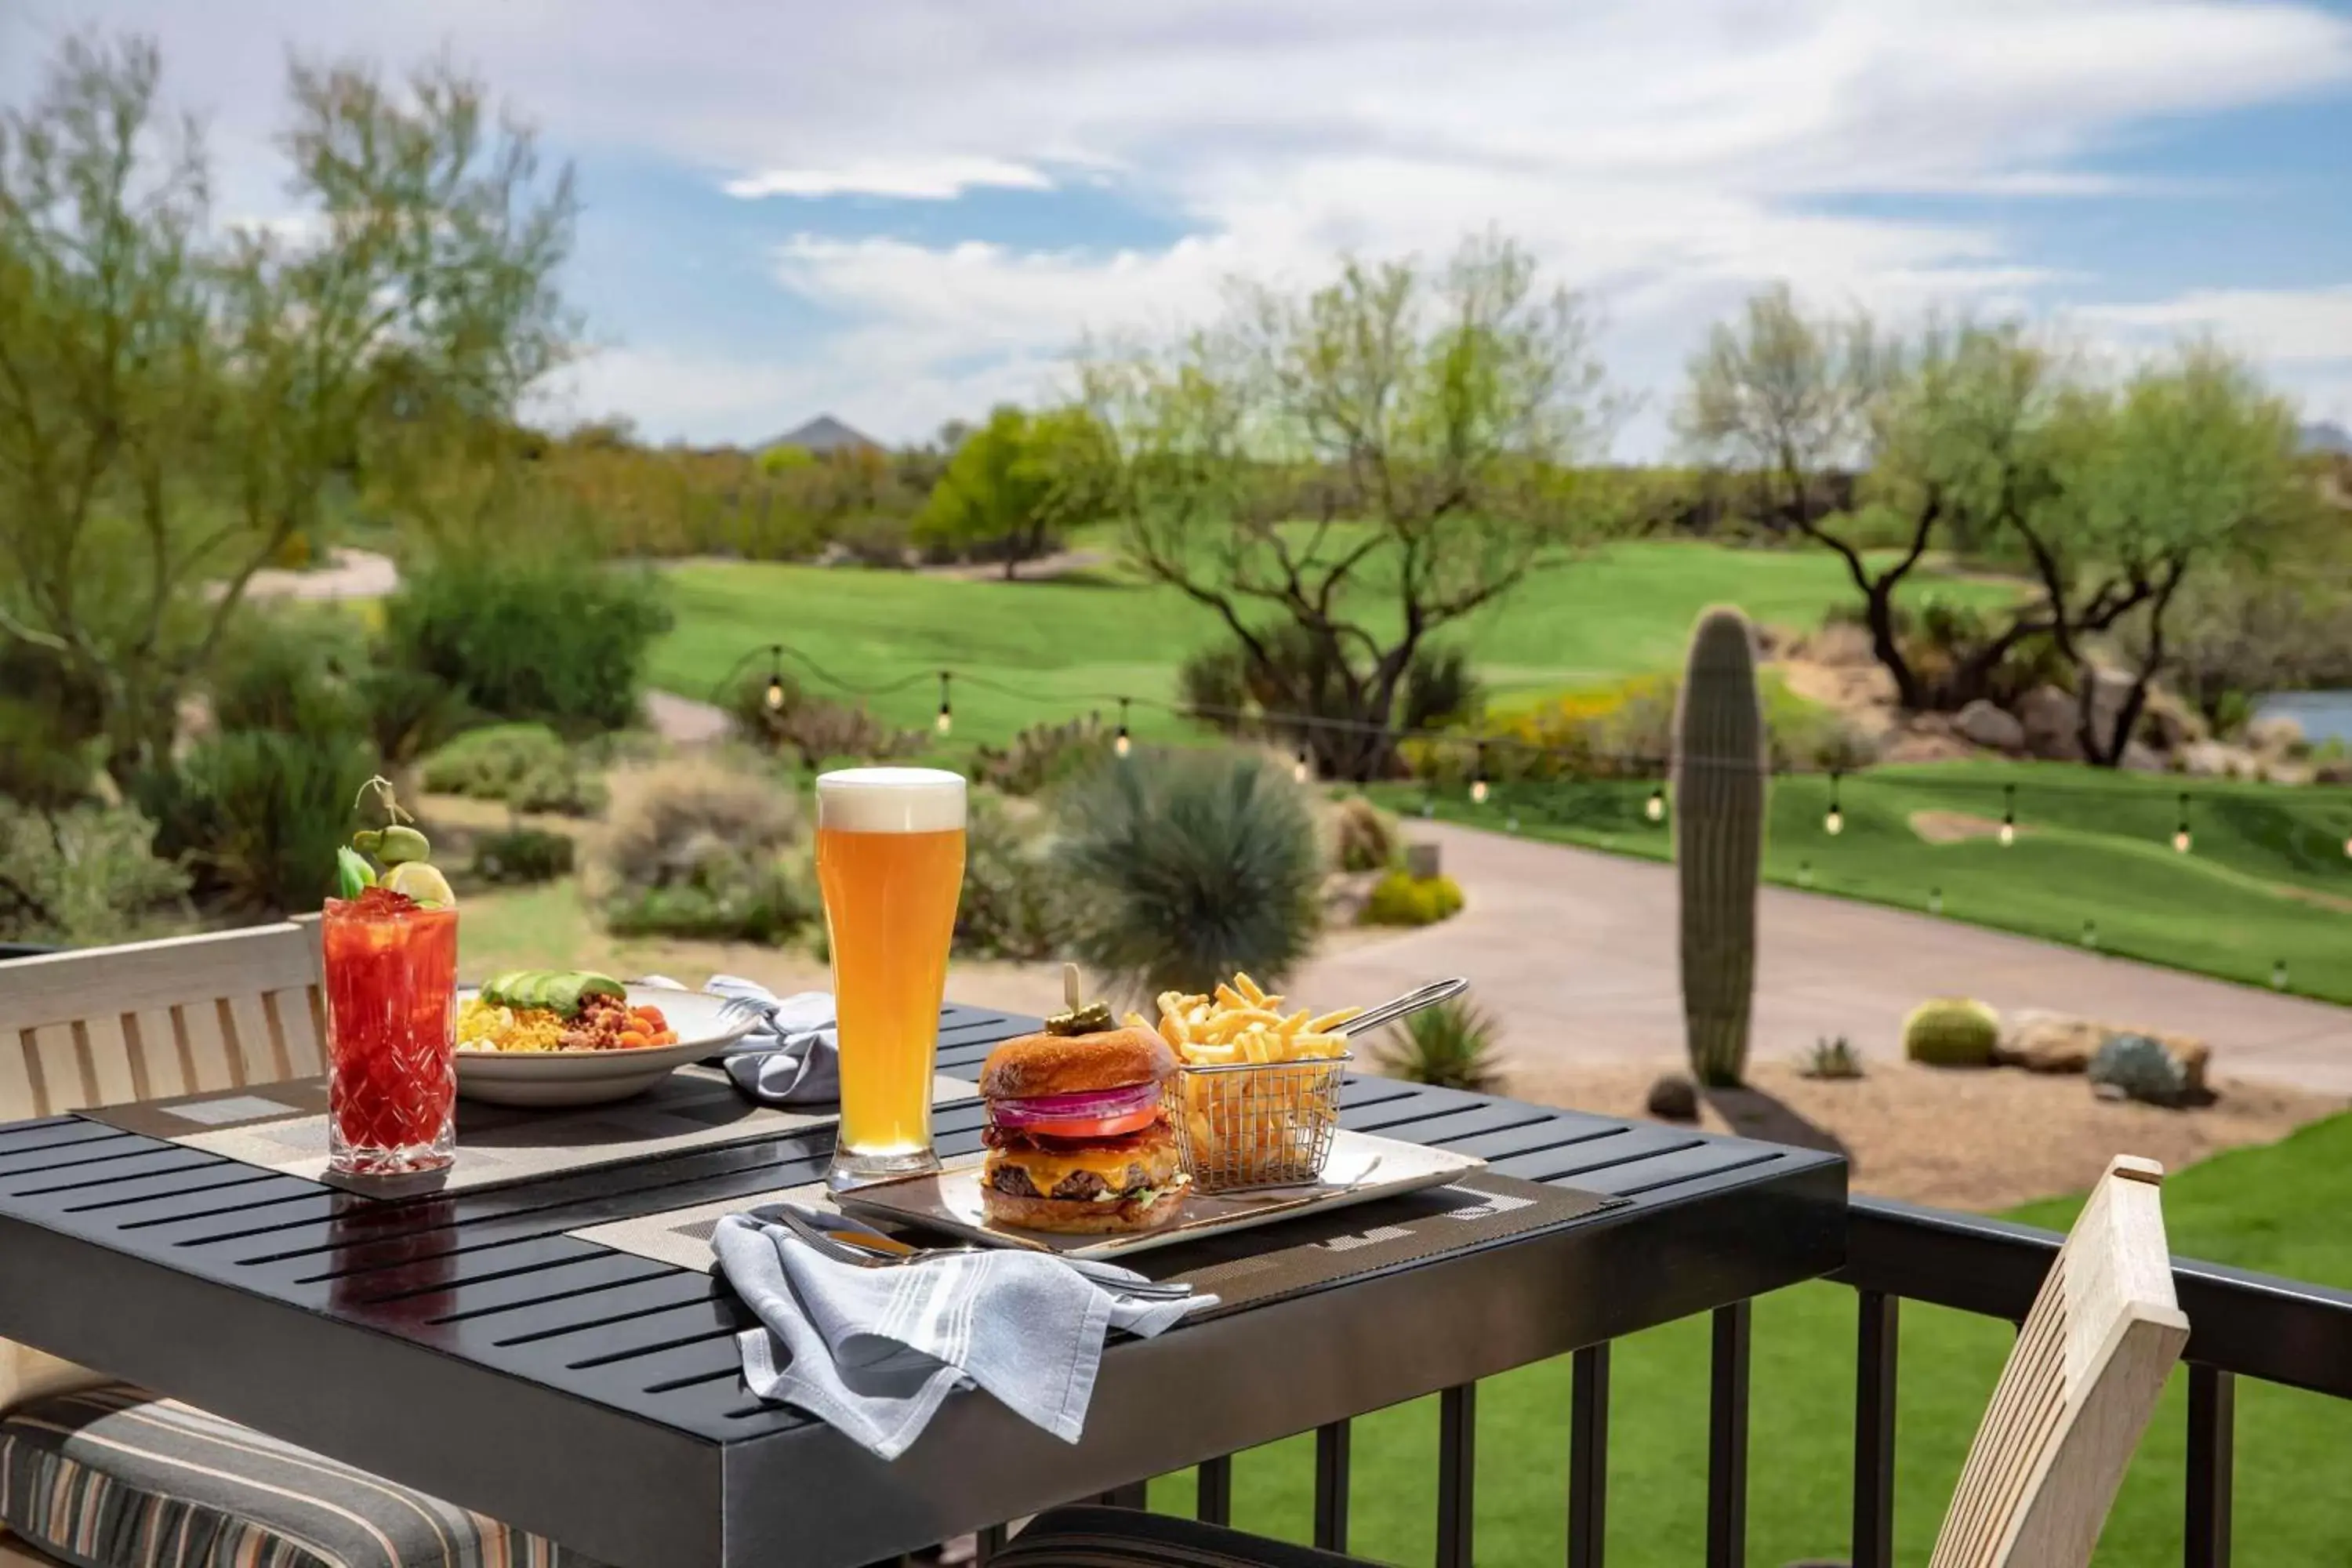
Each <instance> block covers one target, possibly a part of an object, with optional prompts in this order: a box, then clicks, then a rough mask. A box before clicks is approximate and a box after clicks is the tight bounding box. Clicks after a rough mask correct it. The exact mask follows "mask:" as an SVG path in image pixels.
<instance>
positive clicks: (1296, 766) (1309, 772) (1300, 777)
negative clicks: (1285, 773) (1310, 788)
mask: <svg viewBox="0 0 2352 1568" xmlns="http://www.w3.org/2000/svg"><path fill="white" fill-rule="evenodd" d="M1290 776H1291V777H1292V778H1294V779H1296V780H1297V781H1298V782H1299V783H1300V784H1305V783H1306V782H1307V780H1308V779H1311V778H1313V777H1314V776H1315V764H1314V763H1310V762H1308V761H1307V748H1306V747H1305V746H1304V745H1301V746H1300V747H1299V748H1298V755H1297V756H1296V757H1294V758H1292V759H1291V763H1290Z"/></svg>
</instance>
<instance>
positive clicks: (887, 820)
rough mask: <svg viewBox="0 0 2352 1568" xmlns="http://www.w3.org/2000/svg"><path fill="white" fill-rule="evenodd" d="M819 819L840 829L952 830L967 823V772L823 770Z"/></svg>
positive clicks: (818, 787) (818, 779) (818, 795)
mask: <svg viewBox="0 0 2352 1568" xmlns="http://www.w3.org/2000/svg"><path fill="white" fill-rule="evenodd" d="M816 821H817V826H819V827H830V828H832V829H833V830H834V831H835V832H836V833H953V832H956V831H958V830H959V829H961V827H962V826H963V775H962V774H961V773H946V772H942V771H941V770H940V769H938V768H844V769H842V770H840V771H839V772H838V773H819V774H817V777H816Z"/></svg>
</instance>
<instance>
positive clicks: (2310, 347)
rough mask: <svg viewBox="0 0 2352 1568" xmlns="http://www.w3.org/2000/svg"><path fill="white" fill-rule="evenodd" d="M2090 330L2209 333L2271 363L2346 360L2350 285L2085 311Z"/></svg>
mask: <svg viewBox="0 0 2352 1568" xmlns="http://www.w3.org/2000/svg"><path fill="white" fill-rule="evenodd" d="M2075 313H2076V314H2077V315H2079V316H2081V317H2082V318H2083V319H2084V321H2090V322H2092V323H2094V324H2096V325H2104V326H2112V327H2120V328H2125V329H2127V330H2130V331H2133V332H2135V333H2136V334H2160V335H2163V336H2166V337H2178V336H2179V335H2182V334H2184V333H2200V332H2210V333H2211V334H2212V335H2213V336H2214V337H2215V338H2217V339H2219V340H2220V341H2221V342H2224V343H2227V344H2229V345H2231V346H2232V347H2234V348H2237V349H2238V350H2240V351H2241V352H2242V353H2250V354H2253V355H2257V356H2259V357H2260V358H2262V359H2264V360H2267V361H2269V362H2270V363H2273V364H2278V365H2296V364H2326V363H2334V362H2337V361H2344V362H2352V283H2341V284H2337V285H2336V286H2335V287H2333V288H2325V289H2191V290H2190V291H2189V292H2188V293H2185V294H2180V295H2176V296H2175V297H2173V298H2172V299H2169V300H2153V301H2150V302H2147V303H2142V304H2120V305H2119V304H2109V305H2092V306H2086V307H2084V308H2083V309H2082V310H2078V311H2076V312H2075Z"/></svg>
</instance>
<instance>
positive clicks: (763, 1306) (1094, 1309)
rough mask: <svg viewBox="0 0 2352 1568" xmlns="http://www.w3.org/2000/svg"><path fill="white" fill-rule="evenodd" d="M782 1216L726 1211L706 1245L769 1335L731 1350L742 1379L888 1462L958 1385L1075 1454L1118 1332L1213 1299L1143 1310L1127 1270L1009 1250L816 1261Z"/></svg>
mask: <svg viewBox="0 0 2352 1568" xmlns="http://www.w3.org/2000/svg"><path fill="white" fill-rule="evenodd" d="M793 1212H794V1213H795V1214H796V1215H799V1217H801V1218H802V1219H804V1220H807V1221H809V1222H810V1223H812V1224H815V1225H819V1226H824V1227H826V1228H829V1229H835V1230H839V1229H843V1228H845V1227H847V1228H855V1227H854V1226H847V1222H845V1221H843V1220H842V1219H841V1218H840V1217H839V1216H837V1215H826V1214H820V1213H818V1212H816V1211H814V1210H811V1209H806V1208H800V1207H795V1208H794V1209H793ZM774 1213H775V1211H774V1210H773V1209H754V1210H752V1211H751V1213H750V1214H741V1215H728V1216H727V1217H726V1218H724V1219H722V1220H720V1221H719V1226H718V1229H717V1231H716V1232H715V1233H714V1234H713V1235H712V1237H711V1238H710V1244H711V1247H712V1248H713V1249H714V1250H715V1251H716V1252H717V1253H718V1255H719V1273H720V1274H722V1275H724V1276H725V1277H726V1279H727V1281H728V1283H729V1284H730V1285H732V1286H733V1287H734V1288H735V1290H736V1292H737V1294H739V1295H740V1296H741V1297H742V1298H743V1300H744V1301H745V1303H746V1304H748V1305H749V1306H750V1307H751V1310H753V1311H754V1312H756V1313H757V1314H758V1315H759V1318H760V1322H761V1326H760V1327H757V1328H752V1329H747V1330H745V1331H743V1332H742V1333H741V1334H740V1336H738V1338H737V1340H736V1344H737V1347H738V1349H739V1350H740V1352H742V1357H743V1380H744V1382H745V1383H747V1384H750V1385H751V1391H752V1392H753V1393H755V1394H759V1395H760V1396H761V1398H763V1399H775V1400H781V1401H782V1402H783V1403H785V1404H787V1405H796V1406H798V1407H799V1408H801V1409H803V1410H805V1411H808V1412H809V1413H810V1414H811V1415H815V1416H817V1417H818V1418H820V1419H821V1420H823V1421H824V1422H825V1423H826V1424H827V1425H829V1426H834V1427H836V1428H838V1429H839V1430H840V1431H842V1432H845V1433H846V1434H847V1435H848V1436H850V1437H851V1438H852V1439H854V1440H855V1441H856V1443H857V1444H858V1445H859V1446H860V1447H864V1448H865V1449H866V1451H867V1452H869V1453H872V1454H876V1455H877V1456H879V1457H880V1458H885V1459H895V1458H898V1456H899V1455H900V1454H903V1453H905V1452H906V1451H907V1448H908V1445H910V1444H912V1443H913V1442H914V1440H915V1439H916V1438H917V1437H919V1436H921V1435H922V1431H923V1428H924V1426H927V1425H929V1422H930V1419H931V1416H932V1414H933V1413H934V1412H936V1411H937V1410H938V1409H939V1407H940V1402H941V1401H942V1400H944V1399H946V1398H947V1396H948V1394H949V1392H950V1390H951V1389H955V1388H960V1387H968V1386H971V1385H972V1384H978V1385H979V1386H980V1387H982V1388H984V1389H986V1390H988V1392H989V1393H991V1394H994V1395H995V1396H996V1397H997V1398H998V1399H1000V1400H1002V1401H1003V1403H1004V1404H1005V1405H1008V1406H1010V1407H1011V1408H1012V1409H1013V1413H1014V1414H1016V1415H1020V1416H1021V1417H1022V1418H1023V1419H1024V1420H1027V1421H1031V1422H1034V1423H1035V1424H1036V1425H1037V1426H1043V1427H1044V1428H1045V1430H1047V1431H1048V1432H1051V1433H1053V1434H1054V1436H1057V1437H1059V1438H1061V1439H1062V1440H1063V1441H1064V1442H1066V1443H1075V1442H1076V1441H1077V1440H1078V1434H1079V1432H1080V1431H1081V1430H1082V1429H1083V1428H1084V1427H1085V1425H1086V1417H1087V1403H1088V1402H1089V1401H1090V1400H1091V1399H1092V1398H1093V1396H1094V1388H1095V1372H1096V1369H1097V1367H1098V1366H1099V1365H1100V1363H1101V1361H1102V1347H1103V1340H1104V1338H1105V1337H1106V1336H1107V1335H1108V1333H1109V1331H1111V1330H1112V1329H1123V1330H1125V1331H1128V1332H1129V1333H1131V1334H1136V1335H1139V1336H1142V1337H1144V1338H1150V1336H1152V1335H1155V1334H1158V1333H1160V1332H1162V1331H1166V1330H1168V1329H1170V1328H1172V1327H1174V1326H1175V1325H1176V1324H1177V1323H1178V1322H1180V1321H1182V1319H1183V1318H1184V1316H1185V1314H1187V1313H1189V1312H1192V1311H1195V1310H1199V1309H1200V1308H1202V1307H1205V1306H1209V1305H1212V1304H1213V1303H1214V1302H1215V1301H1216V1300H1217V1298H1215V1297H1214V1296H1187V1297H1181V1298H1179V1299H1177V1300H1148V1299H1141V1300H1139V1299H1137V1298H1134V1297H1129V1296H1126V1295H1123V1294H1121V1293H1120V1290H1119V1285H1120V1283H1121V1282H1125V1283H1129V1284H1138V1283H1142V1282H1143V1279H1144V1277H1143V1276H1142V1275H1140V1274H1137V1273H1135V1272H1133V1271H1132V1270H1130V1269H1126V1268H1118V1267H1117V1266H1115V1265H1110V1264H1105V1263H1100V1262H1096V1261H1092V1260H1089V1261H1087V1262H1086V1263H1085V1264H1084V1265H1083V1266H1082V1267H1081V1266H1078V1265H1076V1262H1075V1260H1073V1259H1069V1258H1056V1257H1054V1256H1052V1255H1050V1254H1047V1253H1042V1252H1023V1251H1015V1250H1011V1249H1004V1250H989V1251H982V1252H956V1253H949V1254H946V1255H944V1256H942V1257H940V1258H930V1259H927V1260H925V1261H923V1262H919V1263H908V1264H903V1265H900V1266H898V1267H897V1268H860V1267H858V1266H857V1265H856V1264H854V1263H843V1262H837V1261H835V1259H833V1258H828V1257H826V1256H824V1254H823V1253H820V1252H819V1251H817V1250H816V1249H815V1248H814V1247H811V1246H809V1244H808V1243H806V1242H805V1241H803V1240H802V1239H801V1238H800V1237H796V1236H794V1235H793V1234H792V1232H790V1231H789V1230H786V1229H785V1228H784V1227H783V1226H782V1225H780V1224H777V1223H775V1222H774V1219H773V1217H772V1216H773V1215H774Z"/></svg>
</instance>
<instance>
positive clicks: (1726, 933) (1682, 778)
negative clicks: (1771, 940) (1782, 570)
mask: <svg viewBox="0 0 2352 1568" xmlns="http://www.w3.org/2000/svg"><path fill="white" fill-rule="evenodd" d="M1765 772H1766V765H1765V737H1764V705H1763V702H1762V700H1760V699H1759V697H1758V695H1757V691H1756V635H1755V629H1754V628H1753V627H1751V626H1749V625H1748V617H1747V616H1744V615H1742V614H1740V613H1739V612H1738V610H1736V609H1730V608H1727V607H1724V606H1721V605H1718V606H1717V607H1716V608H1714V609H1711V610H1708V611H1706V613H1704V614H1703V615H1701V616H1699V618H1698V625H1697V626H1695V627H1694V628H1693V629H1692V631H1691V643H1690V656H1689V659H1688V662H1687V663H1686V664H1685V667H1684V669H1683V684H1682V691H1681V694H1680V696H1679V697H1678V699H1677V700H1676V701H1675V872H1676V874H1677V876H1678V877H1679V878H1680V879H1681V890H1682V966H1683V1029H1684V1035H1685V1039H1686V1041H1687V1042H1688V1045H1689V1048H1690V1064H1691V1071H1692V1073H1693V1074H1694V1075H1696V1077H1697V1079H1698V1080H1699V1081H1700V1082H1701V1083H1706V1084H1717V1085H1729V1084H1736V1083H1738V1081H1739V1079H1740V1074H1741V1072H1742V1071H1743V1070H1744V1069H1745V1068H1746V1067H1747V1065H1748V1009H1749V1006H1750V1004H1751V1003H1752V1002H1753V1000H1754V997H1755V991H1756V882H1757V878H1758V873H1759V869H1760V867H1761V864H1762V861H1763V858H1764V777H1765Z"/></svg>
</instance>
